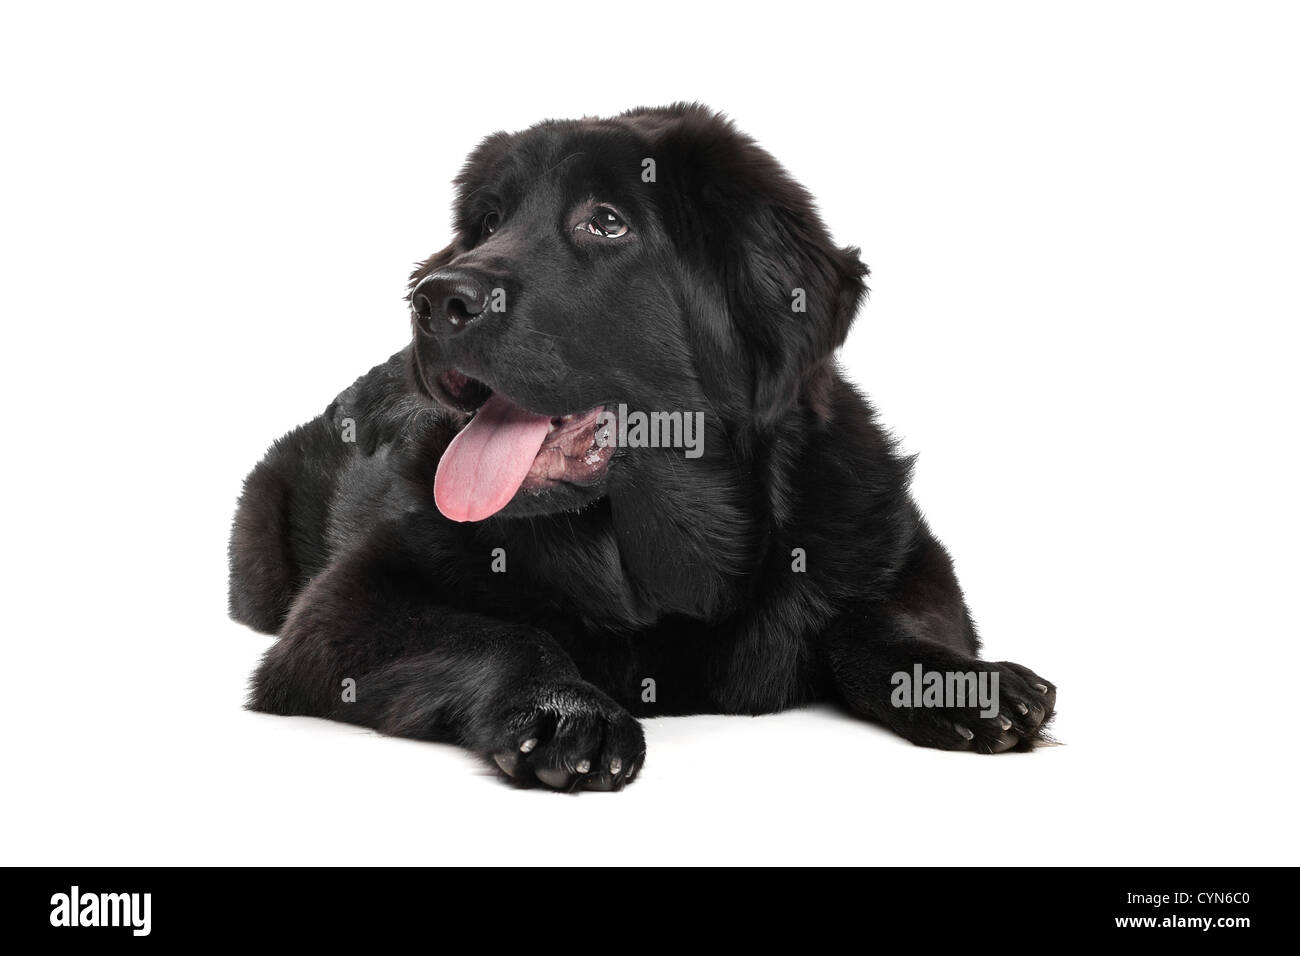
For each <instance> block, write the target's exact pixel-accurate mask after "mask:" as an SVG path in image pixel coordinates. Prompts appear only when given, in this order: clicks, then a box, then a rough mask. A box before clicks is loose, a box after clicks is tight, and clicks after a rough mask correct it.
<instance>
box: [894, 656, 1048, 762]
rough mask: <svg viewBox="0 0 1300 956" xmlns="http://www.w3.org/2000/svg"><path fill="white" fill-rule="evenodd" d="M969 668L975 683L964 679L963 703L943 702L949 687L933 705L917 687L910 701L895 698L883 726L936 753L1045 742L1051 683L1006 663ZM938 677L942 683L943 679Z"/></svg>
mask: <svg viewBox="0 0 1300 956" xmlns="http://www.w3.org/2000/svg"><path fill="white" fill-rule="evenodd" d="M971 666H972V667H973V668H974V671H973V676H974V681H973V682H970V681H969V679H967V680H968V683H967V684H966V686H965V688H964V690H965V691H966V700H965V702H964V703H965V705H960V706H959V705H958V703H956V702H954V701H953V700H951V699H948V697H949V696H951V688H950V687H949V686H944V688H943V690H942V691H941V692H940V696H941V698H942V699H941V700H940V702H939V703H938V705H932V704H931V703H929V702H928V701H927V698H926V693H925V690H924V689H922V691H921V693H920V695H919V697H913V698H912V699H905V698H906V695H897V697H896V698H895V701H896V707H895V709H894V710H893V713H892V714H891V719H889V720H888V721H887V723H889V725H890V726H891V727H892V729H894V730H895V731H896V732H898V733H899V734H901V735H902V736H903V737H906V738H907V739H908V740H910V741H912V743H914V744H919V745H921V746H923V747H937V748H939V749H941V750H973V751H975V752H976V753H982V754H997V753H1003V752H1005V751H1008V750H1021V751H1024V750H1032V749H1033V747H1034V745H1035V744H1036V743H1038V742H1040V741H1043V740H1046V739H1048V738H1047V737H1046V736H1045V731H1046V728H1047V725H1048V724H1049V723H1050V722H1051V720H1052V717H1053V716H1055V712H1056V687H1055V685H1053V684H1051V683H1050V682H1048V681H1046V680H1044V679H1043V678H1041V677H1039V676H1038V675H1037V674H1035V673H1034V672H1033V671H1031V670H1030V669H1029V668H1028V667H1023V666H1021V665H1020V664H1013V663H1011V662H1010V661H998V662H989V661H972V662H971ZM993 675H996V677H997V680H996V684H995V683H994V681H993V680H992V677H993ZM940 676H941V677H942V678H944V679H945V681H946V678H947V675H940ZM953 686H955V685H953ZM971 691H973V692H974V695H973V696H972V695H971V693H970V692H971ZM900 702H901V703H900ZM970 705H973V706H970Z"/></svg>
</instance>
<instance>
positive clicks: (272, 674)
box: [249, 541, 645, 790]
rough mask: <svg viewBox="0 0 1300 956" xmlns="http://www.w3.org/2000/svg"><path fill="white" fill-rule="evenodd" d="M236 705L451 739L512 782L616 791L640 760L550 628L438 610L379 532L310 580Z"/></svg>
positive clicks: (629, 724) (633, 728)
mask: <svg viewBox="0 0 1300 956" xmlns="http://www.w3.org/2000/svg"><path fill="white" fill-rule="evenodd" d="M249 706H250V707H251V708H252V709H254V710H260V711H265V712H269V713H275V714H285V715H293V714H300V715H311V716H316V717H327V718H330V719H333V720H342V721H347V722H349V723H355V724H361V725H363V726H366V727H372V728H374V729H376V730H378V731H381V732H383V733H387V734H394V735H397V736H403V737H414V738H419V739H425V740H444V741H450V742H455V743H459V744H460V745H462V746H464V747H467V748H468V749H470V750H472V751H474V752H475V753H478V754H480V755H482V756H484V757H487V758H491V759H492V760H494V761H495V764H496V766H497V767H499V768H500V769H501V770H502V771H503V772H504V773H505V774H506V775H508V776H510V777H512V778H513V779H515V780H516V781H517V782H519V783H521V784H525V785H527V784H531V783H534V782H538V781H540V782H541V783H543V784H545V785H547V786H550V787H554V788H557V789H591V790H603V789H617V788H621V787H622V786H623V785H624V784H626V783H628V782H630V781H631V780H632V779H633V777H635V775H636V774H637V772H638V770H639V769H640V766H641V763H642V761H643V760H644V756H645V737H644V735H643V734H642V731H641V727H640V725H639V724H638V723H637V722H636V720H635V719H634V718H633V717H632V716H631V715H630V714H629V713H628V712H627V711H626V710H624V709H623V708H622V707H620V706H619V705H618V704H616V703H614V701H613V700H611V699H610V698H609V697H608V696H607V695H606V694H604V693H603V692H602V691H600V690H599V689H597V688H596V687H595V686H593V685H592V684H590V683H587V682H586V681H584V680H582V678H581V677H580V676H579V675H578V671H577V668H576V667H575V666H574V664H573V662H572V661H571V660H570V659H569V658H568V656H567V655H565V653H564V652H563V651H562V650H561V649H560V647H559V645H558V644H557V643H556V642H555V641H554V640H553V639H552V638H551V637H550V635H548V634H546V633H545V632H543V631H540V630H538V629H536V628H533V627H529V626H526V625H521V624H511V623H506V622H502V621H497V620H493V619H491V618H488V617H485V616H482V615H479V614H473V613H467V612H462V611H455V610H452V609H450V608H448V607H446V606H440V605H439V603H438V602H437V585H436V582H435V580H434V578H433V577H432V576H431V575H430V574H429V573H428V569H427V568H426V567H423V566H422V565H421V562H419V561H418V560H416V559H414V558H411V557H410V556H409V555H404V554H403V553H402V552H401V551H400V550H399V549H397V548H396V547H395V546H394V545H393V543H392V542H391V541H388V542H387V543H385V544H383V545H377V544H376V545H372V546H363V547H361V548H359V549H357V550H356V551H354V552H352V553H350V554H348V555H346V556H344V557H343V558H341V559H340V560H339V561H337V562H335V563H334V564H333V565H331V566H330V567H329V568H328V569H326V570H325V571H324V572H322V573H321V574H320V575H318V576H317V577H316V578H315V579H314V580H313V581H312V582H311V584H310V585H309V586H308V587H307V589H306V590H305V591H304V592H303V593H302V595H300V597H299V598H298V600H297V601H296V602H295V604H294V607H293V610H292V611H291V612H290V615H289V618H288V620H287V621H286V622H285V625H284V627H283V629H282V630H281V633H280V638H279V640H278V641H277V642H276V644H275V645H274V646H273V647H272V648H271V649H270V650H269V651H268V652H267V655H266V658H265V659H264V660H263V662H262V665H261V667H260V668H259V669H258V671H257V672H256V674H255V675H254V677H253V682H252V694H251V697H250V701H249Z"/></svg>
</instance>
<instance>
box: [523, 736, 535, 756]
mask: <svg viewBox="0 0 1300 956" xmlns="http://www.w3.org/2000/svg"><path fill="white" fill-rule="evenodd" d="M536 746H537V738H536V737H529V738H528V739H527V740H525V741H524V742H523V743H522V744H520V745H519V752H520V753H521V754H526V753H532V750H533V748H534V747H536Z"/></svg>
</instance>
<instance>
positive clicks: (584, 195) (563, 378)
mask: <svg viewBox="0 0 1300 956" xmlns="http://www.w3.org/2000/svg"><path fill="white" fill-rule="evenodd" d="M457 185H458V187H459V194H458V198H457V201H456V206H455V223H456V236H455V239H454V241H453V242H452V243H451V245H449V246H448V247H447V248H446V249H444V250H442V251H441V252H439V253H437V254H435V255H434V256H433V257H431V258H430V259H429V260H428V261H426V262H424V263H422V264H421V265H420V267H419V268H418V269H417V270H416V272H415V273H414V274H413V275H412V277H411V293H410V302H411V313H412V320H413V326H414V331H415V343H414V347H413V348H412V350H411V354H412V356H413V360H414V366H415V367H414V372H415V377H416V381H417V382H418V384H419V387H420V388H421V389H422V390H423V391H425V392H426V394H428V395H429V396H431V397H432V398H434V399H435V400H437V401H438V402H440V403H442V404H443V405H445V406H447V407H448V408H449V409H451V410H452V411H453V412H455V413H456V414H457V415H458V417H459V421H462V422H464V423H465V424H464V425H463V427H462V429H461V431H460V433H459V434H458V435H457V436H456V438H455V439H454V440H453V442H452V444H451V446H449V447H448V449H447V451H446V452H445V453H444V454H443V458H442V461H441V463H440V466H439V470H438V477H437V481H436V484H435V496H436V498H437V501H438V505H439V508H440V509H441V510H442V511H443V513H444V514H445V515H447V516H448V517H450V518H453V519H455V520H460V521H476V520H481V519H483V518H485V517H487V516H489V515H491V514H495V513H497V512H501V513H502V514H504V515H507V516H509V515H525V514H538V513H546V512H554V511H563V510H573V509H575V508H578V507H581V506H582V505H584V504H586V503H588V502H590V501H591V500H593V499H595V498H597V497H599V496H601V495H602V494H604V493H605V492H606V491H607V490H608V488H609V487H610V483H611V480H615V481H616V480H617V477H618V472H620V471H622V470H625V469H626V470H629V471H633V470H635V469H636V468H637V467H638V466H639V464H643V463H644V462H645V461H646V460H648V458H647V456H658V457H663V456H676V457H677V458H679V459H680V458H682V457H683V449H681V448H671V447H670V448H664V447H662V446H663V442H662V441H660V440H658V439H660V438H662V437H663V436H664V435H668V434H669V433H670V432H671V430H672V429H673V428H680V427H682V426H681V425H679V424H678V423H682V422H685V423H686V427H688V428H689V427H690V425H691V424H694V423H699V424H700V425H702V427H703V429H704V431H703V432H702V433H701V434H700V435H699V436H698V439H699V441H700V442H701V443H702V444H703V445H704V447H703V449H702V451H703V452H705V453H708V452H710V450H711V449H710V448H709V444H708V443H709V440H710V439H712V440H713V443H714V446H715V447H714V449H712V450H713V451H715V452H718V453H723V449H719V448H717V447H716V446H717V445H718V444H722V445H724V446H725V445H726V444H727V443H728V442H731V441H737V440H743V439H745V438H748V437H752V436H753V434H754V433H755V432H756V431H757V432H762V431H764V430H767V429H771V428H773V427H775V426H776V424H777V423H778V422H780V421H782V420H785V419H787V418H788V416H790V415H791V414H803V415H808V416H811V417H812V418H813V419H815V418H816V417H817V416H818V415H819V414H820V415H825V414H826V412H825V408H824V403H825V395H824V391H825V389H826V388H827V386H828V383H829V381H830V379H831V376H832V372H831V367H830V362H831V356H832V353H833V352H834V351H835V349H836V348H837V347H838V346H839V345H840V343H841V342H842V341H843V340H844V336H845V334H846V332H847V331H848V328H849V324H850V322H851V321H852V319H853V316H854V313H855V311H856V309H857V307H858V304H859V301H860V300H861V298H862V296H863V293H864V291H865V286H864V284H863V278H864V276H865V275H866V273H867V270H866V267H865V266H863V265H862V263H861V262H860V261H859V259H858V254H857V250H856V249H852V248H838V247H836V246H835V245H834V244H833V243H832V242H831V240H830V237H829V235H828V234H827V231H826V228H825V226H824V225H823V224H822V222H821V219H820V218H819V216H818V215H817V212H816V210H815V208H814V206H813V203H812V201H811V199H810V197H809V196H808V194H807V193H806V192H805V191H804V190H803V188H802V187H800V186H799V185H798V184H797V183H795V182H794V181H793V180H792V179H791V178H790V177H789V175H788V174H787V173H786V172H785V171H784V170H783V169H782V168H781V166H780V165H779V164H778V163H777V162H776V161H775V160H774V159H773V158H772V157H771V156H770V155H768V154H767V153H766V152H764V151H763V150H762V149H760V148H759V147H758V146H757V145H756V144H755V143H754V141H753V140H751V139H750V138H748V137H747V136H745V135H743V134H741V133H740V132H738V131H737V130H736V129H735V128H734V127H733V126H732V124H731V123H730V122H729V121H727V120H726V119H724V118H723V117H721V116H719V115H717V114H715V113H713V112H711V111H709V110H707V109H705V108H703V107H700V106H696V105H676V106H672V107H667V108H662V109H639V110H633V111H631V112H628V113H625V114H623V115H621V116H618V117H615V118H612V119H584V120H575V121H562V122H556V121H552V122H545V123H541V124H539V125H537V126H534V127H532V128H531V129H528V130H526V131H524V132H522V133H516V134H513V135H509V134H505V133H498V134H496V135H494V136H491V137H489V138H488V139H486V140H485V141H484V142H483V143H482V144H481V145H480V146H479V147H478V149H476V150H475V151H474V153H473V154H472V155H471V156H470V157H469V160H468V161H467V162H466V164H465V167H464V169H463V171H462V172H461V174H460V176H459V177H458V180H457ZM637 413H640V414H641V415H642V416H644V418H643V419H642V421H646V420H649V421H651V422H652V425H651V432H652V433H651V434H650V435H646V434H645V433H644V432H642V435H641V437H642V439H643V440H642V441H641V442H640V443H638V442H636V441H635V440H629V437H628V432H629V428H628V425H629V421H628V419H630V418H634V416H635V415H636V414H637ZM655 415H658V416H659V417H658V418H651V416H655ZM674 416H675V417H674ZM686 416H690V418H687V417H686ZM656 429H657V431H656ZM633 438H635V436H633ZM704 457H707V454H706V455H705V456H704ZM611 473H613V476H612V475H611Z"/></svg>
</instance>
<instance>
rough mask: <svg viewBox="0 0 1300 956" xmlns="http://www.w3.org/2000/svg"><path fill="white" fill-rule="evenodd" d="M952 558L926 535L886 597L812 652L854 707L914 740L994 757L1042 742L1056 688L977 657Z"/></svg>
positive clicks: (856, 611)
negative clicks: (820, 659)
mask: <svg viewBox="0 0 1300 956" xmlns="http://www.w3.org/2000/svg"><path fill="white" fill-rule="evenodd" d="M978 648H979V642H978V640H977V639H976V636H975V629H974V627H973V625H972V624H971V620H970V615H969V614H968V613H967V610H966V605H965V602H964V601H963V599H962V595H961V590H960V588H959V587H958V585H957V579H956V577H955V575H954V574H953V572H952V563H951V561H950V560H949V559H948V555H947V553H946V552H945V551H944V550H943V548H942V546H940V545H939V543H938V542H937V541H935V540H934V538H933V537H931V536H930V534H929V532H928V531H925V532H924V533H923V534H922V535H921V537H920V539H919V541H918V543H917V546H916V548H915V549H914V551H913V552H912V554H911V556H910V558H909V560H908V562H907V563H906V565H905V566H904V568H903V569H902V572H901V573H900V576H899V578H898V581H897V582H896V587H895V594H894V596H893V598H892V599H890V600H882V601H873V602H864V603H862V604H861V605H859V606H857V607H854V608H852V609H850V610H849V611H846V612H845V613H844V614H842V615H841V616H840V617H839V618H838V619H837V620H836V622H835V623H834V624H833V625H832V626H831V627H830V628H829V629H828V631H827V632H826V633H825V634H823V635H822V637H821V639H820V641H819V652H820V656H821V658H822V662H823V664H824V666H825V670H826V672H827V673H828V674H829V676H830V679H831V684H832V687H833V689H834V692H835V693H836V695H837V696H838V698H839V699H840V700H841V701H842V702H843V703H844V704H845V705H847V706H848V707H849V709H851V710H852V711H853V712H854V713H857V714H858V715H860V716H862V717H866V718H868V719H870V720H875V721H878V722H880V723H882V724H884V725H885V726H887V727H889V728H890V729H892V730H894V731H895V732H896V733H898V734H900V735H901V736H903V737H906V738H907V739H908V740H910V741H912V742H913V743H915V744H920V745H922V746H926V747H938V748H941V749H944V750H974V751H977V752H979V753H1001V752H1003V751H1006V750H1028V749H1031V748H1032V747H1033V745H1034V744H1035V742H1037V741H1040V740H1042V739H1044V737H1043V732H1044V729H1045V727H1046V726H1047V724H1048V722H1049V721H1050V720H1051V719H1052V716H1053V713H1054V709H1055V706H1056V688H1055V687H1054V686H1053V685H1052V684H1051V683H1050V682H1048V681H1047V680H1045V679H1043V678H1041V677H1039V676H1038V675H1037V674H1035V673H1034V672H1033V671H1031V670H1030V669H1029V668H1027V667H1022V666H1021V665H1019V664H1012V663H1009V662H1006V661H1001V662H991V661H982V660H979V659H977V657H976V654H977V652H978Z"/></svg>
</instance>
